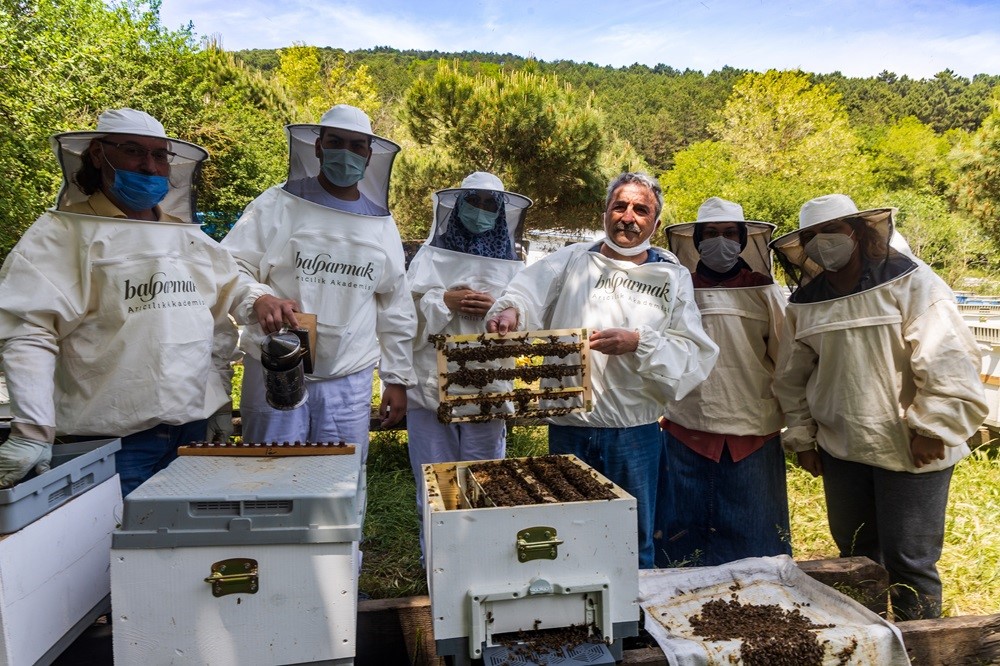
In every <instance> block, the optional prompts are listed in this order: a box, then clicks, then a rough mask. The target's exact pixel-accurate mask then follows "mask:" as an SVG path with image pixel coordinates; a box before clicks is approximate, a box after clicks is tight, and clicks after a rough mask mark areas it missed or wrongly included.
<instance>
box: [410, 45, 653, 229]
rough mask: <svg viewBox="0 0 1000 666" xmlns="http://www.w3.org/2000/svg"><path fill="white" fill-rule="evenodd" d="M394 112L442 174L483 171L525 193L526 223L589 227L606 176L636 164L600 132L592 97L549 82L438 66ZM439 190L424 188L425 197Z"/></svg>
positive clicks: (635, 157) (616, 142)
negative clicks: (432, 152)
mask: <svg viewBox="0 0 1000 666" xmlns="http://www.w3.org/2000/svg"><path fill="white" fill-rule="evenodd" d="M404 109H405V110H404V123H405V125H406V128H407V130H408V131H409V134H410V135H411V136H412V137H413V139H414V141H415V142H416V143H417V145H419V146H420V147H421V148H423V147H430V146H433V147H434V148H435V149H436V150H437V151H438V153H437V154H438V155H440V156H443V157H442V158H439V159H440V161H441V163H442V165H443V168H442V171H444V172H448V173H461V174H463V175H464V174H466V173H469V172H472V171H490V172H492V173H495V174H496V175H498V176H499V177H500V178H501V180H503V181H504V184H505V186H506V187H507V188H508V189H510V190H512V191H516V192H520V193H522V194H525V195H527V196H529V197H531V198H532V199H533V200H534V202H535V207H534V208H533V209H532V211H531V214H530V217H529V220H530V221H531V224H532V226H540V227H562V228H579V227H589V228H592V227H593V226H594V224H595V220H596V219H597V215H598V214H599V213H600V210H601V206H602V203H603V199H604V188H605V186H606V184H607V181H608V179H609V177H610V176H611V175H612V172H613V171H614V172H616V171H618V170H620V169H621V168H623V167H626V168H629V167H632V168H634V167H638V166H639V165H640V160H639V158H638V155H637V154H636V153H635V151H634V150H631V149H630V148H629V147H628V146H627V145H626V144H625V143H624V142H622V141H621V140H620V139H617V138H616V137H613V136H610V133H609V132H608V131H607V129H606V127H605V125H604V121H603V117H602V115H601V113H600V112H599V111H598V110H597V109H596V108H595V107H594V105H593V95H587V94H584V95H581V94H579V93H577V92H576V91H575V90H574V89H573V88H571V87H570V86H568V85H566V84H562V83H560V82H559V81H558V80H557V79H556V78H555V77H552V76H544V75H539V74H534V73H530V72H522V71H514V72H506V71H501V72H497V73H496V74H494V75H484V74H477V75H469V74H465V73H463V72H461V71H460V68H459V67H458V66H457V65H448V64H447V63H444V62H442V63H440V64H439V66H438V68H437V71H436V72H435V73H434V75H433V76H432V77H429V78H428V77H421V78H419V79H417V80H416V81H415V82H414V83H413V85H412V86H411V87H410V90H409V91H408V92H407V95H406V99H405V103H404ZM405 164H407V163H404V165H405ZM452 185H453V184H452ZM442 186H443V185H442V184H441V183H430V182H428V183H426V185H425V187H426V188H427V191H428V193H429V191H431V190H433V189H437V188H439V187H442Z"/></svg>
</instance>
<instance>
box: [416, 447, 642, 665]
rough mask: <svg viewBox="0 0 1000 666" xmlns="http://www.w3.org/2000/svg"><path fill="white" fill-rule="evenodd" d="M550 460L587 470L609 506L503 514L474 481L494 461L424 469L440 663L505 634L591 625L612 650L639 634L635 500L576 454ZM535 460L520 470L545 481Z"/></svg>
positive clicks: (554, 503) (588, 503) (549, 502)
mask: <svg viewBox="0 0 1000 666" xmlns="http://www.w3.org/2000/svg"><path fill="white" fill-rule="evenodd" d="M547 458H562V459H564V461H565V462H567V463H569V464H571V465H572V466H574V467H576V468H578V469H579V470H581V471H583V472H584V473H585V474H586V475H587V476H588V477H591V478H593V479H594V480H596V482H597V483H598V485H599V486H600V487H601V488H603V489H605V490H606V491H607V492H608V493H609V495H608V496H609V497H610V499H582V500H578V501H561V498H560V497H558V496H554V495H553V494H552V493H551V492H550V493H549V495H550V497H548V498H541V499H540V501H541V503H537V504H532V505H522V506H495V505H494V504H496V503H497V502H496V501H495V499H494V498H490V497H489V490H486V491H484V490H483V488H482V486H483V484H482V483H480V482H479V481H478V480H477V479H474V478H472V475H471V474H470V473H469V468H470V467H472V466H482V465H488V464H490V463H483V462H459V463H440V464H433V465H425V466H424V467H423V471H424V492H425V498H424V499H425V502H424V515H423V520H424V525H425V526H426V527H425V530H426V532H425V533H426V538H427V549H426V552H427V579H428V581H427V582H428V588H429V591H430V597H431V612H432V614H433V618H434V638H435V641H436V646H437V652H438V654H439V655H455V656H456V657H458V658H460V659H476V658H480V657H482V656H483V654H484V652H485V651H486V650H487V649H489V648H493V647H495V646H497V645H498V644H499V643H498V642H497V640H495V639H496V638H497V637H498V636H499V635H501V634H510V633H516V632H521V631H538V630H548V629H554V628H559V627H570V626H585V627H590V630H591V632H592V633H593V634H594V637H595V638H596V640H598V641H603V642H605V643H612V642H613V641H617V639H620V638H622V637H624V636H632V635H635V634H636V633H637V632H638V619H639V607H638V603H637V597H638V550H637V529H636V516H635V511H636V502H635V498H633V497H632V496H631V495H629V494H628V493H626V492H625V491H624V490H622V489H621V488H619V487H618V486H616V485H615V484H613V483H611V482H610V481H609V480H608V479H606V478H605V477H603V476H601V475H600V474H598V473H597V472H596V471H594V470H593V469H592V468H590V467H589V466H588V465H586V464H585V463H583V462H582V461H580V460H579V459H578V458H576V457H575V456H547ZM531 461H532V459H529V458H521V459H516V460H515V461H513V462H514V463H515V464H517V465H520V466H521V469H522V470H527V471H525V472H524V474H525V476H534V477H536V480H537V477H538V476H540V475H539V474H538V473H537V472H535V471H533V468H532V463H531ZM493 462H494V463H499V462H500V461H493ZM476 477H477V478H478V477H483V475H482V474H480V473H478V472H477V474H476ZM484 492H485V496H484ZM542 494H543V495H544V494H545V493H542ZM557 494H558V493H557ZM615 645H616V646H617V649H619V650H620V641H619V642H617V643H615ZM619 654H620V653H619Z"/></svg>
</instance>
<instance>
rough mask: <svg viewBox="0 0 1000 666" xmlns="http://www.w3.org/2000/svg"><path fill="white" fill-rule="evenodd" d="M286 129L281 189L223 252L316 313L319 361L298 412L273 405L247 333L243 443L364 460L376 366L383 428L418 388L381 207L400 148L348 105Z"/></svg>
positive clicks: (400, 278) (249, 214) (401, 280)
mask: <svg viewBox="0 0 1000 666" xmlns="http://www.w3.org/2000/svg"><path fill="white" fill-rule="evenodd" d="M285 129H286V133H287V136H288V143H289V167H288V180H287V182H286V183H284V184H282V185H277V186H275V187H272V188H270V189H268V190H267V191H265V192H264V193H263V194H261V195H260V196H259V197H257V199H255V200H254V201H253V202H252V203H251V204H250V205H249V206H248V207H247V209H246V210H245V211H244V213H243V215H242V216H241V217H240V219H239V221H238V222H237V223H236V225H235V226H234V227H233V229H232V230H231V231H230V232H229V234H228V235H227V236H226V237H225V238H224V239H223V241H222V245H223V247H225V248H226V249H228V250H229V251H230V252H232V254H233V256H234V257H235V258H236V261H237V263H238V264H239V265H240V267H241V268H242V270H243V271H245V272H246V274H247V275H249V276H251V277H252V278H253V279H255V280H260V281H261V282H263V283H265V284H267V285H270V286H271V287H273V288H274V290H275V292H277V293H278V294H280V295H282V296H284V297H286V298H293V299H295V300H296V301H297V302H298V303H299V305H300V307H301V311H302V312H308V313H312V314H315V315H316V317H317V331H316V336H317V341H316V360H315V363H314V364H313V368H312V373H311V374H307V375H306V377H305V379H306V387H307V393H308V398H307V400H306V402H305V404H303V405H301V406H299V407H297V408H295V409H291V410H287V411H285V410H278V409H274V408H273V407H271V406H270V405H269V404H268V403H267V400H266V396H265V392H264V376H263V368H262V366H261V364H260V360H259V359H260V354H261V348H260V345H261V342H262V338H263V336H262V335H261V331H260V330H259V329H257V328H255V327H252V326H251V327H248V328H247V329H245V330H244V334H243V336H241V340H240V345H241V347H242V348H243V350H244V352H246V357H245V359H244V373H243V393H242V402H241V406H240V412H241V415H242V417H243V438H244V440H246V441H253V442H271V441H278V442H282V441H290V442H292V441H303V442H304V441H311V442H325V441H344V442H348V443H351V444H355V445H356V446H359V447H360V450H361V452H362V459H365V458H366V457H367V451H368V427H369V415H370V404H371V398H372V380H373V373H374V370H375V366H376V363H377V364H378V371H379V379H380V380H381V383H382V385H383V392H382V397H381V405H380V407H379V413H380V415H381V418H382V425H383V426H391V425H394V424H396V423H398V422H399V421H400V420H401V419H402V418H403V416H405V414H406V389H407V388H408V387H410V386H413V385H414V384H415V383H416V379H415V376H414V373H413V363H412V358H413V336H414V333H415V331H416V313H415V311H414V307H413V300H412V298H411V297H410V292H409V288H408V286H407V284H406V275H405V269H404V261H403V245H402V241H401V240H400V237H399V231H398V230H397V229H396V223H395V222H394V220H393V219H392V216H391V215H390V214H389V211H388V210H387V208H386V207H387V205H388V199H389V175H390V173H391V171H392V163H393V160H394V159H395V157H396V154H397V153H398V152H399V146H398V145H396V144H395V143H393V142H392V141H389V140H388V139H385V138H382V137H380V136H376V135H375V134H373V133H372V127H371V122H370V121H369V119H368V116H367V115H365V113H364V112H363V111H362V110H361V109H358V108H355V107H353V106H349V105H346V104H338V105H337V106H334V107H333V108H332V109H330V110H329V111H327V112H326V113H325V114H324V115H323V117H322V118H321V119H320V121H319V123H318V124H315V125H311V124H300V125H289V126H287V127H286V128H285Z"/></svg>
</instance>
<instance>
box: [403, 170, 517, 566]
mask: <svg viewBox="0 0 1000 666" xmlns="http://www.w3.org/2000/svg"><path fill="white" fill-rule="evenodd" d="M529 206H531V200H530V199H528V198H527V197H524V196H521V195H520V194H514V193H512V192H507V191H505V190H504V188H503V183H501V182H500V179H499V178H497V177H496V176H494V175H493V174H490V173H484V172H476V173H473V174H471V175H469V176H468V177H467V178H466V179H465V180H463V181H462V185H461V187H460V188H457V189H447V190H441V191H439V192H436V193H435V195H434V212H435V215H434V222H433V224H432V226H431V231H430V235H429V236H428V239H427V242H426V243H424V245H423V246H422V247H421V248H420V249H419V250H418V251H417V254H416V255H415V256H414V258H413V261H412V262H411V263H410V267H409V269H408V271H407V277H408V279H409V282H410V289H411V290H412V292H413V299H414V301H415V303H416V306H417V320H418V321H417V336H416V338H415V340H414V349H413V365H414V368H415V370H416V373H417V377H418V380H417V381H418V384H417V386H416V387H414V388H411V389H410V390H409V392H408V394H407V402H408V405H409V409H408V411H407V415H406V424H407V425H406V429H407V434H408V436H409V450H410V465H411V467H412V469H413V476H414V478H415V479H416V482H417V512H418V514H419V515H420V516H421V517H422V516H423V506H422V505H423V499H422V494H423V493H422V489H421V486H422V484H421V479H422V474H421V466H422V465H425V464H428V463H438V462H451V461H460V460H491V459H496V458H503V457H504V453H505V451H506V439H507V429H506V425H505V423H504V421H503V420H502V419H495V420H492V421H486V422H482V423H441V422H440V421H439V420H438V415H437V411H438V407H439V404H438V403H439V400H438V379H437V375H438V368H437V355H436V350H435V347H434V345H433V344H431V343H429V342H428V339H427V338H428V336H430V335H463V334H478V333H482V332H483V330H484V328H485V326H484V322H483V317H484V316H485V314H486V312H487V311H488V310H489V309H490V306H491V305H493V302H494V300H495V299H496V297H497V296H499V295H500V293H501V292H502V291H503V289H504V287H506V286H507V283H508V282H510V280H511V278H513V277H514V275H515V274H516V273H517V272H518V271H519V270H520V269H521V268H522V267H523V266H524V263H523V262H522V261H521V260H519V259H518V257H517V255H516V254H515V252H514V247H515V245H516V240H517V238H518V237H519V236H520V233H521V229H522V228H523V225H524V215H525V212H526V211H527V209H528V207H529ZM420 541H421V549H423V528H421V539H420Z"/></svg>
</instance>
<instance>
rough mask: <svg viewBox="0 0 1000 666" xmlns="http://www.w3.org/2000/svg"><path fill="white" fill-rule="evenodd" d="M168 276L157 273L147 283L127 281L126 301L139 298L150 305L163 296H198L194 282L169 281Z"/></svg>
mask: <svg viewBox="0 0 1000 666" xmlns="http://www.w3.org/2000/svg"><path fill="white" fill-rule="evenodd" d="M166 277H167V274H166V273H164V272H163V271H157V272H155V273H153V274H152V275H150V276H149V279H148V280H147V281H146V282H139V283H136V284H133V283H132V280H129V279H126V280H125V300H126V301H128V300H131V299H133V298H138V299H139V300H140V301H142V302H143V303H149V302H150V301H152V300H153V299H155V298H156V297H157V296H160V295H161V294H196V293H198V287H197V286H195V283H194V281H193V280H167V279H166Z"/></svg>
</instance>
